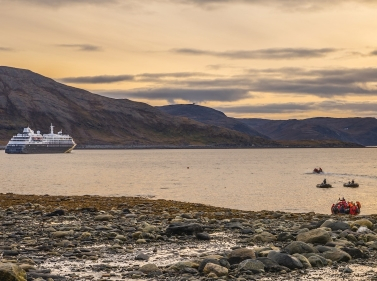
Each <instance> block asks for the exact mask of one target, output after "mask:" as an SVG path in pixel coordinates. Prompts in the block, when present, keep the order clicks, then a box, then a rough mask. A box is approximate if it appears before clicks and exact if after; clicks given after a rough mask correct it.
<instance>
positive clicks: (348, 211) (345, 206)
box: [331, 197, 361, 216]
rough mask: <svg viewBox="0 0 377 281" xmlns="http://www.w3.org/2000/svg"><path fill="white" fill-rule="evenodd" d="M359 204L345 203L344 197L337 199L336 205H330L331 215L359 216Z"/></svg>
mask: <svg viewBox="0 0 377 281" xmlns="http://www.w3.org/2000/svg"><path fill="white" fill-rule="evenodd" d="M360 209H361V204H360V202H359V201H356V203H354V202H352V201H348V202H347V201H346V200H345V199H344V197H343V198H342V199H340V198H339V199H338V202H337V203H334V204H332V206H331V213H332V214H334V215H354V216H356V215H358V214H360Z"/></svg>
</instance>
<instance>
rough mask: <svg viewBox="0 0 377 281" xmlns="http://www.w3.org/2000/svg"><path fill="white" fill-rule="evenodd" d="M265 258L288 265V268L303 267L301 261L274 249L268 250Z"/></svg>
mask: <svg viewBox="0 0 377 281" xmlns="http://www.w3.org/2000/svg"><path fill="white" fill-rule="evenodd" d="M267 258H269V259H272V260H273V261H275V262H277V263H278V264H279V265H282V266H285V267H288V268H289V269H296V268H299V269H301V268H303V267H304V266H303V265H302V263H301V262H300V261H299V260H298V259H297V258H295V257H293V256H291V255H288V254H286V253H280V252H276V251H270V252H269V253H268V255H267Z"/></svg>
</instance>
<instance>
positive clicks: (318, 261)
mask: <svg viewBox="0 0 377 281" xmlns="http://www.w3.org/2000/svg"><path fill="white" fill-rule="evenodd" d="M308 261H309V262H310V264H311V266H312V267H324V266H326V265H327V260H326V259H325V258H324V257H321V256H318V255H312V256H310V257H308Z"/></svg>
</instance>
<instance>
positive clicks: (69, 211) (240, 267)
mask: <svg viewBox="0 0 377 281" xmlns="http://www.w3.org/2000/svg"><path fill="white" fill-rule="evenodd" d="M0 217H1V218H2V226H3V228H2V230H1V233H0V239H1V243H0V253H1V254H2V260H1V262H2V263H7V264H9V263H11V264H17V265H18V266H20V267H21V268H23V269H24V270H25V271H26V274H27V276H28V280H34V279H33V278H35V279H37V278H39V277H43V278H44V279H47V278H51V279H52V280H84V279H85V278H88V279H91V280H119V279H122V280H131V279H145V280H168V279H169V278H170V279H169V280H180V279H181V278H184V280H188V279H190V278H191V279H190V280H213V279H217V278H220V279H223V280H240V281H241V280H292V279H295V278H304V279H305V280H317V279H318V277H321V279H324V280H338V279H345V280H365V279H369V280H377V273H376V272H375V271H374V270H373V269H374V268H375V267H376V266H377V260H376V254H377V234H376V233H375V231H376V230H377V214H373V215H365V216H364V215H359V216H349V215H345V216H334V215H325V214H316V213H314V212H310V213H289V212H280V211H276V212H275V211H265V210H261V211H242V210H236V209H229V208H221V207H213V206H209V205H204V204H196V203H187V202H178V201H172V200H162V199H149V198H143V197H101V196H89V195H84V196H50V195H42V196H39V195H18V194H12V193H7V194H3V193H0ZM172 225H173V226H174V227H175V228H174V227H173V226H172ZM362 226H367V230H365V229H364V228H366V227H364V228H363V229H364V230H365V232H358V230H359V229H360V228H361V227H362ZM177 227H180V228H177ZM311 232H320V233H321V235H322V236H321V237H322V238H320V240H310V241H305V242H304V240H303V239H301V238H300V237H301V236H303V235H306V234H309V233H311ZM305 233H306V234H305ZM324 237H325V238H324ZM315 239H316V238H315ZM321 239H322V240H321ZM297 243H301V244H297ZM293 244H294V245H295V246H296V248H294V249H296V250H293V248H292V245H293ZM304 244H305V246H303V245H304ZM298 245H299V246H300V247H301V248H300V247H299V248H300V249H299V248H297V246H298ZM303 247H304V248H303ZM297 249H298V250H297ZM278 254H279V255H283V256H284V257H285V259H288V260H290V261H291V263H292V262H293V264H291V263H287V264H284V262H287V261H286V260H285V261H281V262H279V264H274V266H272V265H271V266H270V265H268V263H267V261H268V262H272V261H270V260H271V259H273V255H278ZM235 257H237V258H235ZM297 261H298V262H297ZM265 263H266V264H265ZM207 264H209V265H208V266H207ZM283 264H284V265H283ZM258 266H259V267H258ZM73 272H74V273H73ZM151 278H152V279H151ZM185 278H186V279H185ZM85 280H86V279H85ZM182 280H183V279H182Z"/></svg>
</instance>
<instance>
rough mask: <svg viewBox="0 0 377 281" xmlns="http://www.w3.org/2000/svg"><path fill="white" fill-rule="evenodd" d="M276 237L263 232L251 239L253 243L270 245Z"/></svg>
mask: <svg viewBox="0 0 377 281" xmlns="http://www.w3.org/2000/svg"><path fill="white" fill-rule="evenodd" d="M276 239H277V238H276V236H275V235H273V234H271V233H269V232H267V231H263V232H262V233H259V234H256V235H254V237H253V241H254V242H262V243H270V242H273V241H276Z"/></svg>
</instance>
